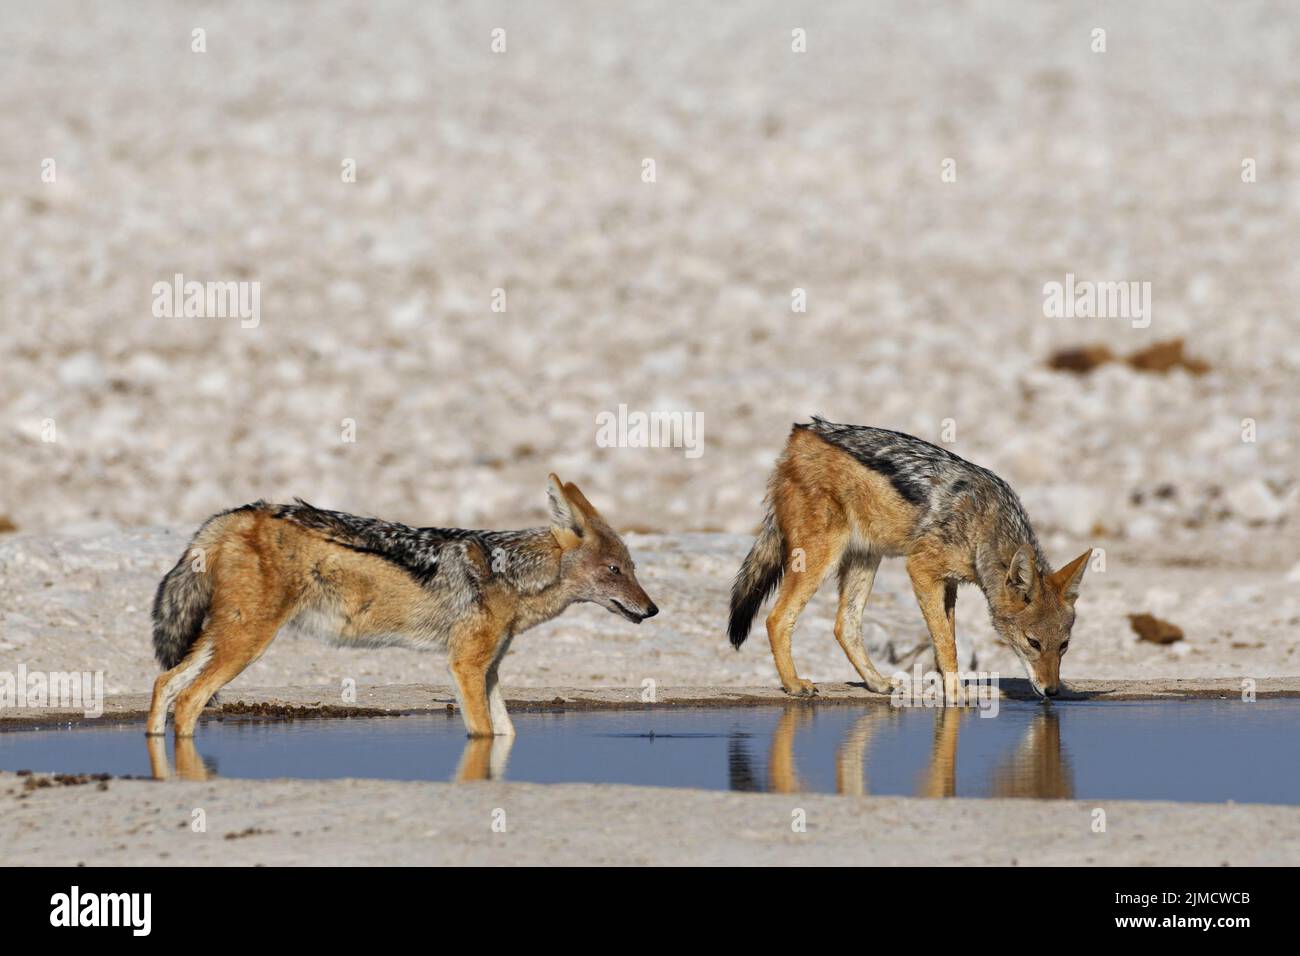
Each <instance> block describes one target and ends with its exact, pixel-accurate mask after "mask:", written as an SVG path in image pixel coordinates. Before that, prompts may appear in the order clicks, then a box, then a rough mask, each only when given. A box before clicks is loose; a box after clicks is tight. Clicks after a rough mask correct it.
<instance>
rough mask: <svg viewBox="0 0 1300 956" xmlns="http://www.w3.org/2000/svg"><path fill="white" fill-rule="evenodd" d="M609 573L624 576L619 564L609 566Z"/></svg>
mask: <svg viewBox="0 0 1300 956" xmlns="http://www.w3.org/2000/svg"><path fill="white" fill-rule="evenodd" d="M609 573H610V574H622V573H623V570H622V569H621V568H620V567H619V566H618V565H617V564H611V565H610V566H609Z"/></svg>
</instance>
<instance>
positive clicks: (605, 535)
mask: <svg viewBox="0 0 1300 956" xmlns="http://www.w3.org/2000/svg"><path fill="white" fill-rule="evenodd" d="M546 493H547V495H548V497H549V498H550V502H551V534H553V535H554V536H555V540H556V541H557V542H558V543H559V545H560V547H561V548H562V549H563V554H562V556H561V558H560V578H561V580H562V581H563V582H564V584H565V586H566V587H568V588H569V589H570V591H571V593H572V594H573V595H574V600H577V601H591V602H592V603H594V604H599V605H600V606H601V607H603V608H605V610H607V611H613V612H614V613H615V614H621V615H623V616H624V617H625V618H627V619H628V620H629V621H632V622H634V623H636V624H640V623H641V622H642V621H644V620H645V619H646V618H648V617H654V616H655V615H656V614H658V613H659V608H657V607H655V602H654V601H652V600H650V595H648V594H646V593H645V591H643V590H642V589H641V585H640V584H638V583H637V580H636V565H635V564H633V563H632V556H631V555H629V554H628V553H627V546H626V545H624V544H623V539H622V538H620V537H619V536H618V535H617V534H616V533H615V531H614V529H613V528H611V527H610V526H609V525H608V524H606V523H605V519H604V518H602V517H601V516H600V513H599V512H598V511H596V509H595V508H594V507H592V504H591V502H590V501H588V500H587V498H586V496H585V495H583V493H582V492H581V491H579V490H578V486H577V485H575V484H573V482H569V483H568V484H563V483H561V481H560V479H559V478H556V477H555V475H551V479H550V484H549V485H548V486H547V489H546Z"/></svg>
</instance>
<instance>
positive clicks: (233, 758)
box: [0, 700, 1300, 804]
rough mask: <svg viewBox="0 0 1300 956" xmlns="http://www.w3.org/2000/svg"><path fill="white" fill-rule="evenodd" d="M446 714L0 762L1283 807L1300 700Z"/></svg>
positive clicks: (1297, 799) (24, 755)
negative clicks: (467, 723) (510, 734)
mask: <svg viewBox="0 0 1300 956" xmlns="http://www.w3.org/2000/svg"><path fill="white" fill-rule="evenodd" d="M513 719H514V723H515V727H516V729H517V731H518V736H517V737H516V738H514V740H513V741H511V740H509V739H507V738H495V739H492V740H478V741H468V740H466V737H465V731H464V726H463V724H462V723H461V720H460V718H459V717H458V716H452V715H448V716H444V715H441V714H438V715H421V716H406V717H380V718H360V719H346V720H344V719H313V720H297V721H287V722H285V721H267V720H254V719H230V718H227V719H225V720H220V721H218V720H205V721H203V722H202V723H201V724H200V725H199V730H198V736H197V737H196V738H195V740H194V741H193V743H190V742H186V741H181V742H180V744H179V746H178V745H177V743H176V741H175V740H174V739H173V738H172V737H171V735H170V733H169V735H168V737H167V739H166V740H165V741H164V740H163V739H161V738H151V739H147V738H145V737H144V735H143V733H142V730H143V727H142V725H141V724H116V725H111V726H109V725H106V726H103V727H95V726H93V725H91V726H79V727H73V728H65V729H58V730H41V729H24V730H9V731H4V732H0V768H3V769H5V770H10V771H13V770H23V769H28V770H33V771H38V772H57V773H98V772H107V773H111V774H114V775H119V776H126V775H132V776H150V775H153V776H179V777H183V778H187V779H204V778H207V777H212V776H221V777H236V778H277V777H299V778H312V779H325V778H336V777H371V778H381V779H390V780H478V779H487V778H492V779H506V780H515V781H530V782H536V783H576V782H583V783H620V784H640V785H649V786H663V787H694V788H701V789H708V790H743V791H768V792H797V791H817V792H826V793H837V792H838V793H848V794H866V793H870V794H896V795H912V796H958V797H994V796H1011V797H1045V798H1079V799H1142V800H1180V801H1204V802H1222V801H1229V800H1232V801H1238V802H1244V803H1286V804H1297V803H1300V761H1297V760H1296V759H1295V750H1294V746H1295V744H1294V741H1295V740H1296V738H1297V733H1298V732H1300V700H1261V701H1257V702H1254V703H1243V702H1238V701H1228V700H1181V701H1110V702H1087V701H1082V702H1062V703H1056V704H1053V705H1051V706H1043V705H1040V704H1036V703H1030V702H1023V701H1001V702H1000V706H999V709H998V713H997V716H996V717H981V716H980V715H979V711H977V710H970V709H968V710H956V709H941V708H910V709H899V708H892V707H888V706H882V705H871V706H865V707H861V708H859V707H852V706H835V707H818V706H815V705H808V704H791V705H787V706H784V707H782V706H771V707H745V708H725V709H719V708H674V709H660V710H637V711H628V710H611V711H599V710H594V711H583V712H569V713H536V712H533V713H528V712H525V713H516V714H514V716H513Z"/></svg>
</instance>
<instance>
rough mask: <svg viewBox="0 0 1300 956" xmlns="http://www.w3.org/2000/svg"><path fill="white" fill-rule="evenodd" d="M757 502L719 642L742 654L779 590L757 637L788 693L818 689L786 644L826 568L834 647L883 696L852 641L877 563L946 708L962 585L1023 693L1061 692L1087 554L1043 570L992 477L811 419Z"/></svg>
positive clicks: (908, 439) (940, 456) (885, 437)
mask: <svg viewBox="0 0 1300 956" xmlns="http://www.w3.org/2000/svg"><path fill="white" fill-rule="evenodd" d="M767 504H768V513H767V516H766V517H765V518H764V520H763V526H762V529H761V531H760V532H759V535H758V540H756V541H755V542H754V546H753V548H751V549H750V552H749V555H748V556H747V557H746V558H745V561H744V564H742V565H741V567H740V571H739V572H738V573H737V575H736V580H735V583H734V585H733V586H732V590H731V621H730V627H729V632H730V637H731V643H732V644H733V645H735V647H737V648H739V647H740V645H741V644H743V643H744V641H745V638H746V637H747V636H748V634H749V627H750V624H751V622H752V621H753V619H754V615H755V614H757V613H758V609H759V608H760V607H761V606H762V604H763V601H764V600H765V599H766V598H767V596H768V595H769V594H770V593H771V592H772V591H773V590H776V589H777V588H778V586H779V592H778V594H777V598H776V604H775V606H774V607H773V608H772V611H771V613H770V614H769V615H768V617H767V635H768V639H769V640H770V641H771V644H772V656H773V657H774V658H775V659H776V669H777V671H778V672H779V673H780V675H781V686H782V687H784V688H785V691H786V693H788V694H793V695H796V696H800V697H806V696H810V695H811V694H814V693H815V692H816V689H815V688H814V687H813V684H812V682H811V681H808V680H804V679H803V678H801V677H800V676H799V675H798V673H796V671H795V667H794V659H793V658H792V657H791V654H790V642H791V635H792V633H793V631H794V625H795V621H796V619H797V618H798V617H799V614H800V612H801V611H802V610H803V609H804V606H805V605H806V604H807V603H808V601H809V599H811V598H812V596H813V594H814V593H816V591H817V588H818V586H819V585H820V584H821V583H822V580H823V579H824V578H825V577H826V575H827V574H828V573H830V572H831V571H836V572H837V573H838V575H839V585H840V606H839V613H838V614H837V616H836V618H835V637H836V639H837V640H838V641H839V643H840V647H841V648H843V650H844V653H845V655H846V656H847V657H848V659H849V661H850V662H851V663H852V664H853V667H854V669H855V670H857V672H858V674H859V675H860V676H861V677H862V680H863V681H864V682H865V683H866V685H867V688H868V689H870V690H872V691H875V692H877V693H887V692H889V691H890V690H891V687H892V683H891V681H890V680H889V679H887V678H885V677H884V676H883V675H882V674H881V673H880V672H879V671H877V670H876V668H875V666H874V665H873V664H872V663H871V660H870V659H869V658H868V657H867V654H866V650H865V648H864V647H863V643H862V611H863V608H864V607H865V605H866V603H867V598H868V597H869V596H870V594H871V585H872V583H873V582H874V580H875V576H876V569H877V568H878V567H879V565H880V561H881V559H882V558H886V557H902V558H905V559H906V560H907V573H908V575H909V576H910V577H911V579H912V589H913V591H914V593H915V594H916V600H917V602H918V603H919V604H920V605H921V614H922V615H923V616H924V618H925V623H926V626H927V627H928V628H929V631H930V639H931V641H932V642H933V643H934V653H935V659H936V661H937V663H938V665H939V669H940V671H941V672H942V673H943V676H944V683H945V687H946V696H947V698H948V699H949V700H956V699H960V698H959V695H960V688H958V687H957V676H956V675H957V644H956V634H955V632H954V620H955V619H954V614H955V609H956V605H957V586H958V585H959V584H965V583H970V584H976V585H978V586H979V588H980V589H981V590H982V591H983V592H984V596H985V597H986V598H987V599H988V605H989V613H990V615H991V616H992V619H993V626H994V628H995V630H996V631H997V632H998V634H999V635H1000V636H1001V638H1002V639H1003V640H1004V641H1006V642H1007V644H1008V645H1010V647H1011V648H1012V650H1014V651H1015V653H1016V655H1017V656H1018V657H1019V658H1020V660H1021V662H1022V663H1023V664H1024V665H1025V670H1026V671H1027V672H1028V674H1029V679H1030V681H1031V683H1032V684H1033V686H1034V690H1035V691H1036V692H1037V693H1038V694H1040V695H1042V696H1046V697H1052V696H1055V695H1056V694H1057V693H1058V692H1059V690H1060V684H1061V681H1060V666H1061V657H1062V655H1064V654H1065V651H1066V648H1067V647H1068V645H1069V642H1070V629H1071V627H1073V625H1074V602H1075V598H1076V597H1077V596H1078V593H1079V583H1080V581H1082V579H1083V574H1084V571H1086V570H1087V566H1088V558H1089V556H1090V555H1091V554H1092V551H1091V549H1089V550H1088V551H1085V552H1084V553H1083V554H1081V555H1079V557H1077V558H1075V559H1074V560H1073V561H1071V562H1070V563H1069V564H1067V565H1066V566H1065V567H1063V568H1061V569H1060V570H1059V571H1055V572H1053V571H1051V569H1050V568H1049V566H1048V563H1047V558H1046V557H1045V556H1044V555H1043V552H1042V549H1041V548H1040V547H1039V545H1038V540H1037V539H1036V538H1035V536H1034V532H1033V529H1032V528H1031V527H1030V525H1029V518H1028V517H1027V516H1026V515H1025V510H1024V508H1023V507H1022V506H1021V504H1020V500H1019V499H1018V498H1017V497H1016V494H1015V492H1013V491H1012V490H1011V488H1010V487H1009V486H1008V485H1007V483H1006V482H1005V481H1003V480H1002V479H1001V478H999V477H998V476H997V475H995V474H993V472H991V471H988V470H987V469H985V468H981V467H979V466H978V465H973V464H971V463H970V462H968V461H966V460H965V459H962V458H958V457H957V456H956V455H954V454H952V453H951V452H949V451H946V450H944V449H942V448H939V447H938V446H936V445H931V444H930V443H929V442H925V441H922V440H921V439H919V438H913V437H912V436H911V435H904V434H902V433H901V432H893V431H887V430H885V429H883V428H869V427H866V426H860V425H836V424H833V423H831V422H827V421H823V420H822V419H820V418H814V419H813V420H812V423H811V424H808V425H795V426H794V430H793V431H792V432H791V433H790V438H789V441H788V442H787V443H786V447H785V452H784V453H783V454H782V455H781V458H780V459H779V460H778V461H777V465H776V471H775V472H774V473H773V475H772V479H771V483H770V485H769V488H768V497H767ZM795 555H797V556H798V557H799V559H800V560H799V562H798V563H797V564H796V563H795V562H794V560H793V559H794V556H795Z"/></svg>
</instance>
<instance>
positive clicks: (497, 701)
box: [487, 639, 515, 737]
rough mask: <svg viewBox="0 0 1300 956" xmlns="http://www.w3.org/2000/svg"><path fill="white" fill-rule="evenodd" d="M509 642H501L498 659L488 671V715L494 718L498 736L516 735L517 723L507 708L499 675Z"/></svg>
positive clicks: (493, 730) (493, 727)
mask: <svg viewBox="0 0 1300 956" xmlns="http://www.w3.org/2000/svg"><path fill="white" fill-rule="evenodd" d="M509 644H510V641H509V639H506V640H504V641H502V642H501V647H500V649H498V651H497V656H496V659H495V660H493V661H492V665H491V666H490V667H489V668H488V671H487V694H488V716H489V717H490V718H491V720H492V733H493V735H494V736H497V737H513V736H514V735H515V725H514V722H513V721H511V719H510V713H509V712H508V711H507V710H506V698H505V694H503V693H502V692H501V678H500V676H499V675H498V671H499V670H500V667H501V658H503V657H505V655H506V651H507V650H508V649H509Z"/></svg>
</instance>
